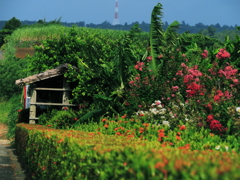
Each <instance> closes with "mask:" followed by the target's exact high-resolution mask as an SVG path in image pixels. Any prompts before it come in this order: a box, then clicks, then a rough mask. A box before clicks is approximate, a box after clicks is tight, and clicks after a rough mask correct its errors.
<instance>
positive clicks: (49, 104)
mask: <svg viewBox="0 0 240 180" xmlns="http://www.w3.org/2000/svg"><path fill="white" fill-rule="evenodd" d="M31 105H47V106H77V105H76V104H63V103H42V102H41V103H38V102H36V103H30V106H31Z"/></svg>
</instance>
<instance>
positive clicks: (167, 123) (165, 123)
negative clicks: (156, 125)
mask: <svg viewBox="0 0 240 180" xmlns="http://www.w3.org/2000/svg"><path fill="white" fill-rule="evenodd" d="M162 124H163V125H165V126H169V127H170V124H169V122H168V121H163V122H162Z"/></svg>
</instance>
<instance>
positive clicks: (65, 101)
mask: <svg viewBox="0 0 240 180" xmlns="http://www.w3.org/2000/svg"><path fill="white" fill-rule="evenodd" d="M63 88H64V89H70V85H69V83H68V82H67V80H66V78H63ZM69 99H70V92H69V91H64V92H63V96H62V103H63V104H69Z"/></svg>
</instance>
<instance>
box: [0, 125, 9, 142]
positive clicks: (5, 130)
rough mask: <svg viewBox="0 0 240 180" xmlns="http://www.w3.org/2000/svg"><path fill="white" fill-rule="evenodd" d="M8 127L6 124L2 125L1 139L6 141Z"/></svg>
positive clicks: (0, 127)
mask: <svg viewBox="0 0 240 180" xmlns="http://www.w3.org/2000/svg"><path fill="white" fill-rule="evenodd" d="M7 132H8V127H7V125H5V124H0V139H6V137H7V136H6V135H7Z"/></svg>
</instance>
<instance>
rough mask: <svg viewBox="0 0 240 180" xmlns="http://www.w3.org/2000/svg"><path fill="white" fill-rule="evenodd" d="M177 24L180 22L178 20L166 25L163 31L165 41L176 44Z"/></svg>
mask: <svg viewBox="0 0 240 180" xmlns="http://www.w3.org/2000/svg"><path fill="white" fill-rule="evenodd" d="M179 25H180V23H179V22H178V21H174V22H173V23H171V24H170V25H169V26H168V27H167V29H166V31H165V32H164V39H165V42H166V43H168V44H171V45H176V43H177V42H178V34H177V30H178V29H179Z"/></svg>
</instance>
